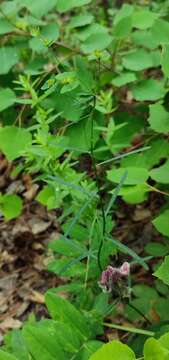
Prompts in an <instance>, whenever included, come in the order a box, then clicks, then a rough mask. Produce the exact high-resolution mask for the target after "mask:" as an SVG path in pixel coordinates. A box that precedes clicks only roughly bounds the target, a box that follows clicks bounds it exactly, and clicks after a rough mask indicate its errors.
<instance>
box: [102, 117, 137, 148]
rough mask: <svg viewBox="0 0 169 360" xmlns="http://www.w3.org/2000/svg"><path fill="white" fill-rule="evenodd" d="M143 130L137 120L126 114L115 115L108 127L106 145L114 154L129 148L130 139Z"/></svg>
mask: <svg viewBox="0 0 169 360" xmlns="http://www.w3.org/2000/svg"><path fill="white" fill-rule="evenodd" d="M142 128H143V124H142V122H141V121H140V119H139V118H137V120H136V117H134V116H131V115H129V114H128V113H127V112H124V113H118V114H117V115H115V117H114V120H113V119H112V121H111V122H109V125H108V131H107V136H106V143H107V145H108V147H109V149H110V151H111V152H112V153H113V154H114V153H115V154H116V153H118V152H119V151H120V150H122V149H124V148H127V147H128V146H130V144H131V141H132V139H133V138H134V136H135V135H136V134H138V133H139V132H140V131H141V129H142Z"/></svg>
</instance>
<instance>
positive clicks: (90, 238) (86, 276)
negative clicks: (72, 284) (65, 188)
mask: <svg viewBox="0 0 169 360" xmlns="http://www.w3.org/2000/svg"><path fill="white" fill-rule="evenodd" d="M95 222H96V215H95V216H94V219H93V222H92V226H91V230H90V234H89V255H88V257H87V264H86V275H85V283H84V287H85V288H87V281H88V274H89V266H90V247H91V242H92V237H93V230H94V226H95Z"/></svg>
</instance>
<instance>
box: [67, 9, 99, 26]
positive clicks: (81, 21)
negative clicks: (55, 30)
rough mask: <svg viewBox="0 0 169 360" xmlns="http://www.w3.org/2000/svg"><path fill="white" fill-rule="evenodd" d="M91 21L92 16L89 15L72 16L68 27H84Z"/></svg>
mask: <svg viewBox="0 0 169 360" xmlns="http://www.w3.org/2000/svg"><path fill="white" fill-rule="evenodd" d="M93 19H94V17H93V15H92V14H89V13H86V14H80V15H76V16H72V17H71V19H70V22H69V25H68V26H69V28H70V29H74V28H78V27H82V26H86V25H89V24H91V22H92V21H93Z"/></svg>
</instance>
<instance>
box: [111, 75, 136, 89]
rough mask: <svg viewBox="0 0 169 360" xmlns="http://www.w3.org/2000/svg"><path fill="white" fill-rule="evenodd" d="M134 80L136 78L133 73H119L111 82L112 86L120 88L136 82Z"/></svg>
mask: <svg viewBox="0 0 169 360" xmlns="http://www.w3.org/2000/svg"><path fill="white" fill-rule="evenodd" d="M136 80H137V77H136V75H135V73H133V72H124V73H121V74H120V75H118V76H116V77H115V78H114V79H113V80H112V84H113V85H114V86H117V87H121V86H124V85H126V84H129V83H131V82H133V81H136Z"/></svg>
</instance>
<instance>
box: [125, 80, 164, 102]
mask: <svg viewBox="0 0 169 360" xmlns="http://www.w3.org/2000/svg"><path fill="white" fill-rule="evenodd" d="M132 94H133V97H134V99H136V100H138V101H156V100H158V99H161V98H163V96H164V95H165V89H164V84H163V83H162V82H160V81H157V80H154V79H146V80H142V81H141V82H139V83H138V84H137V85H135V86H133V88H132Z"/></svg>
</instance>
